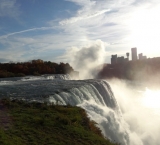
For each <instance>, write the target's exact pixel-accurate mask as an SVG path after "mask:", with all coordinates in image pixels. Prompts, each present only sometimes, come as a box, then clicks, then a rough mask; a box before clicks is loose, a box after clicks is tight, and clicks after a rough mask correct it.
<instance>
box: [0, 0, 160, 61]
mask: <svg viewBox="0 0 160 145" xmlns="http://www.w3.org/2000/svg"><path fill="white" fill-rule="evenodd" d="M0 3H1V6H0V62H1V63H3V62H9V61H14V62H20V61H22V62H24V61H29V60H33V59H42V60H44V61H49V60H50V61H54V62H69V63H70V62H72V60H71V58H72V57H73V55H74V54H75V53H78V52H79V51H81V50H83V49H84V51H85V49H87V48H89V49H90V48H91V49H90V50H93V51H97V53H98V51H99V50H100V51H101V49H103V48H104V51H102V52H103V53H104V56H103V57H104V62H110V56H111V54H114V53H118V54H120V55H122V54H125V52H127V50H128V48H131V47H135V46H136V47H137V48H138V49H139V51H140V52H144V53H145V54H146V55H147V56H149V57H154V56H156V55H157V54H160V50H159V48H160V41H159V34H160V18H159V12H160V2H158V1H157V0H152V1H151V0H149V1H147V2H146V1H143V0H129V1H127V2H126V1H124V0H120V1H118V2H117V1H116V0H113V1H108V0H100V1H99V0H54V1H53V0H47V2H46V1H43V0H31V1H28V0H23V1H21V0H0ZM122 20H123V21H122ZM102 47H103V48H102ZM92 48H94V49H92ZM100 48H101V49H100ZM73 50H74V51H73ZM75 56H76V55H75ZM86 56H87V57H88V56H91V54H90V55H89V54H88V55H86ZM100 56H101V55H100Z"/></svg>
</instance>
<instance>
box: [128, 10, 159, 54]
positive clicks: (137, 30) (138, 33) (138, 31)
mask: <svg viewBox="0 0 160 145" xmlns="http://www.w3.org/2000/svg"><path fill="white" fill-rule="evenodd" d="M159 14H160V7H155V8H154V9H140V10H137V11H136V12H135V13H134V14H133V17H132V18H131V24H130V26H131V41H132V45H133V46H136V47H137V48H138V50H139V51H140V52H142V53H145V54H152V53H155V54H156V55H157V51H158V52H159V53H160V17H159Z"/></svg>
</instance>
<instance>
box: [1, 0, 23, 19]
mask: <svg viewBox="0 0 160 145" xmlns="http://www.w3.org/2000/svg"><path fill="white" fill-rule="evenodd" d="M19 15H20V10H19V5H18V4H17V3H16V0H0V17H12V18H16V17H18V16H19Z"/></svg>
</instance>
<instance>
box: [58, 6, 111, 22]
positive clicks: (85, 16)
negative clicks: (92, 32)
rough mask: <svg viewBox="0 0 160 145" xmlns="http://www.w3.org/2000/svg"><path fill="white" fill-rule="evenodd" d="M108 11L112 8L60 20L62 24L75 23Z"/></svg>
mask: <svg viewBox="0 0 160 145" xmlns="http://www.w3.org/2000/svg"><path fill="white" fill-rule="evenodd" d="M108 11H110V10H109V9H108V10H101V11H98V12H94V13H93V14H88V15H84V16H79V17H73V18H71V19H66V20H63V21H60V24H61V25H65V24H69V23H75V22H77V21H80V20H84V19H89V18H93V17H96V16H98V15H101V14H104V13H106V12H108Z"/></svg>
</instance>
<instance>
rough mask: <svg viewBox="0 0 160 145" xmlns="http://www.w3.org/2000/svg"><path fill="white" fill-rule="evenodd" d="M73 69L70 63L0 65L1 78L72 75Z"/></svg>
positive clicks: (38, 61) (33, 62)
mask: <svg viewBox="0 0 160 145" xmlns="http://www.w3.org/2000/svg"><path fill="white" fill-rule="evenodd" d="M73 71H74V70H73V68H72V67H71V66H70V64H68V63H63V62H61V63H59V64H57V63H54V62H50V61H43V60H40V59H38V60H32V61H30V62H17V63H13V62H10V63H0V78H6V77H22V76H25V75H42V74H67V73H68V74H70V73H71V72H73Z"/></svg>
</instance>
